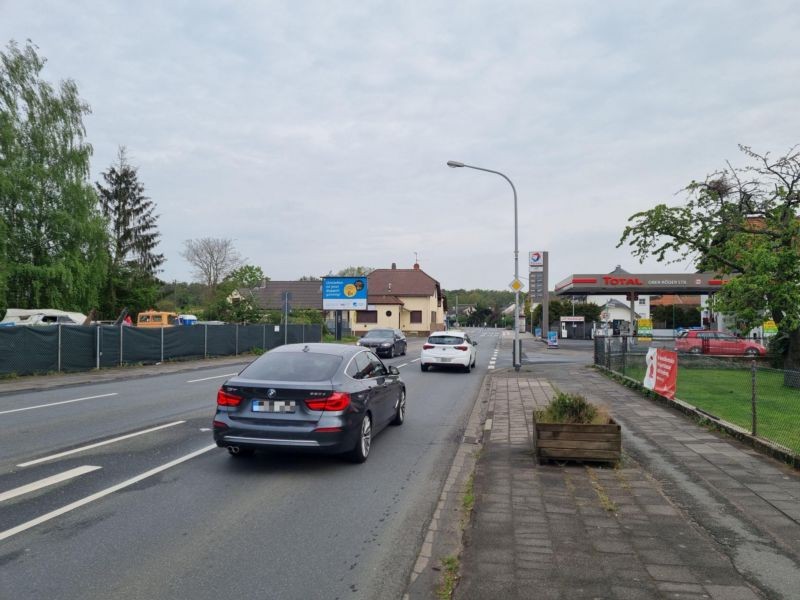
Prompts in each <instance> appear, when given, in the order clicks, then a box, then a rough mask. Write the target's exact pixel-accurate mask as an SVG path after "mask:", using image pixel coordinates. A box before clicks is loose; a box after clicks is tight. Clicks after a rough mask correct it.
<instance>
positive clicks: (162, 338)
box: [161, 327, 164, 363]
mask: <svg viewBox="0 0 800 600" xmlns="http://www.w3.org/2000/svg"><path fill="white" fill-rule="evenodd" d="M161 362H162V363H163V362H164V328H163V327H162V328H161Z"/></svg>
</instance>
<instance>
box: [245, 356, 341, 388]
mask: <svg viewBox="0 0 800 600" xmlns="http://www.w3.org/2000/svg"><path fill="white" fill-rule="evenodd" d="M341 364H342V357H341V356H335V355H332V354H320V353H318V352H267V353H266V354H264V355H263V356H262V357H261V358H259V359H257V360H256V361H254V362H253V363H252V364H250V365H249V366H247V367H246V368H245V370H244V371H242V372H241V373H240V375H239V376H240V377H245V378H247V379H263V380H269V381H325V380H327V379H331V378H332V377H333V376H334V374H335V373H336V370H337V369H338V368H339V365H341Z"/></svg>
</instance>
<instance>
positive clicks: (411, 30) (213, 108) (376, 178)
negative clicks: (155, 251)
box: [0, 0, 800, 288]
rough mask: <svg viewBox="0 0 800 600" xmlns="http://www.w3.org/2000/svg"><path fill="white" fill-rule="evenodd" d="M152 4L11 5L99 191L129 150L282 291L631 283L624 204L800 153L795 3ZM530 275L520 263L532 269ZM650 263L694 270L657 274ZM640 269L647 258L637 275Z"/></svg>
mask: <svg viewBox="0 0 800 600" xmlns="http://www.w3.org/2000/svg"><path fill="white" fill-rule="evenodd" d="M502 9H503V10H499V8H498V6H497V5H496V4H493V3H489V2H463V3H460V4H459V5H457V6H454V5H452V4H451V3H439V2H433V3H430V2H409V3H402V4H397V3H330V2H303V3H293V2H266V3H265V2H249V3H248V2H236V3H222V2H179V3H168V4H164V3H157V2H145V3H135V4H124V3H123V4H115V3H106V2H100V1H99V0H97V1H93V0H84V1H83V2H80V3H77V4H70V5H65V4H64V3H59V2H55V1H51V2H42V3H36V6H33V5H31V4H30V3H13V4H12V3H5V4H2V5H0V11H2V12H1V14H2V19H0V37H2V38H5V39H10V38H12V37H13V38H15V39H17V40H23V39H25V38H28V37H30V38H31V39H33V40H34V41H35V42H36V43H37V44H38V45H39V47H40V49H41V52H42V54H43V55H45V56H47V57H48V59H49V63H48V67H47V69H46V75H47V77H48V78H50V79H53V80H56V79H61V78H65V77H70V78H73V79H75V80H76V81H77V83H78V85H79V89H80V91H81V94H82V96H83V97H84V98H85V99H87V100H88V101H89V103H90V104H91V105H92V107H93V114H92V116H91V117H89V118H88V119H87V127H88V133H89V137H90V141H91V142H92V143H93V145H94V147H95V155H94V159H93V173H94V177H95V178H97V177H99V173H100V171H102V170H103V169H105V168H106V167H107V166H108V165H109V164H111V162H112V161H113V158H114V155H115V152H116V147H117V145H119V144H124V145H126V146H127V147H128V148H129V151H130V153H131V156H132V158H133V159H134V160H135V161H136V164H138V165H139V166H140V176H141V178H142V181H143V182H144V184H145V185H146V187H147V191H148V193H149V195H150V196H152V198H153V199H154V200H155V202H156V203H157V206H158V212H159V213H160V215H161V217H160V228H161V232H162V234H163V236H162V248H161V249H162V251H163V252H164V253H165V254H166V256H167V258H168V262H167V264H166V265H165V272H164V276H165V278H166V279H187V278H188V277H189V273H190V269H189V266H188V265H187V264H186V263H185V262H184V261H183V260H182V259H181V258H180V256H179V251H180V248H181V246H182V243H183V240H185V239H188V238H193V237H203V236H214V237H229V238H232V239H235V240H236V244H237V247H238V248H239V250H240V251H241V253H242V254H243V255H245V256H247V257H248V258H249V260H250V261H251V262H252V263H253V264H258V265H260V266H261V267H262V268H263V269H264V271H265V272H266V273H267V274H268V275H270V276H271V277H273V278H277V279H292V278H296V277H299V276H301V275H307V274H322V273H327V272H328V271H329V270H334V271H335V270H338V269H340V268H342V267H345V266H347V265H350V264H365V265H371V266H375V267H386V266H388V265H389V264H390V263H391V262H397V263H398V265H399V266H410V265H411V263H412V262H413V257H414V252H418V253H419V256H420V261H421V263H422V265H423V268H425V269H426V271H428V272H429V273H430V274H431V275H433V276H434V277H436V278H438V279H439V280H440V281H441V282H442V284H443V285H444V286H445V287H467V288H469V287H489V288H504V287H505V286H506V284H507V283H508V282H509V281H510V280H511V276H513V255H512V251H513V210H512V209H513V207H512V195H511V189H510V187H509V186H508V184H507V183H506V182H505V181H503V180H502V179H501V178H498V177H496V176H493V175H490V174H487V173H479V172H477V171H467V170H466V169H456V170H452V169H447V168H446V167H445V165H444V163H445V162H446V161H447V160H448V159H455V160H462V161H464V162H467V163H470V164H476V165H480V166H485V167H487V168H492V169H496V170H500V171H503V172H504V173H506V174H507V175H508V176H509V177H511V179H512V180H513V181H514V183H515V185H516V187H517V190H518V192H519V207H518V213H519V232H520V236H519V245H520V252H521V256H523V257H524V256H525V253H526V252H527V251H528V250H532V249H547V250H549V251H550V257H551V269H552V272H551V280H553V281H557V280H558V279H561V278H563V277H564V276H566V275H568V274H570V273H572V272H593V271H607V270H610V269H612V268H613V267H614V265H615V264H622V266H623V267H625V268H627V269H629V270H631V269H636V268H637V265H636V262H635V261H634V259H632V258H631V256H630V252H629V251H628V250H626V249H624V248H622V249H617V248H615V246H616V243H617V240H618V239H619V236H620V234H621V231H622V229H623V227H624V224H625V221H626V219H627V217H628V216H629V215H631V214H632V213H634V212H636V211H638V210H642V209H645V208H648V207H650V206H653V205H654V204H656V203H659V202H667V203H672V202H678V201H680V196H675V195H674V194H675V192H676V191H677V190H679V189H680V188H681V187H683V186H684V185H685V184H686V183H687V182H688V181H690V180H691V179H696V178H701V177H703V176H704V175H705V174H706V173H708V172H710V171H713V170H715V169H717V168H719V167H721V166H722V165H723V164H724V161H725V159H732V160H734V161H736V160H738V159H739V156H738V152H737V150H736V147H737V146H736V145H737V144H738V143H746V144H750V145H752V146H753V147H754V148H757V149H759V150H770V149H771V150H773V151H775V152H780V151H783V150H785V149H786V148H788V147H789V146H791V145H793V144H794V143H797V142H798V141H799V140H797V139H794V136H796V132H797V131H798V119H800V117H798V116H797V115H796V111H794V110H793V108H794V106H793V102H794V99H795V98H797V97H798V92H800V82H798V81H797V78H795V77H792V74H793V73H795V72H797V69H798V66H800V65H799V64H798V63H800V56H798V55H797V54H796V52H794V51H793V50H792V47H791V44H788V43H786V42H785V41H784V40H788V39H793V38H792V36H793V33H794V32H795V31H796V30H797V29H798V25H800V23H799V22H798V21H799V20H800V14H798V13H797V11H796V10H795V7H794V4H793V3H791V2H789V1H786V2H779V1H775V2H770V3H767V4H750V5H746V4H744V5H738V6H737V9H736V10H735V11H733V10H729V9H728V7H727V4H726V3H722V2H704V3H694V4H689V5H687V4H686V3H682V2H681V3H678V2H665V3H641V2H633V1H628V2H618V3H613V4H607V3H602V4H600V3H596V2H589V1H586V2H578V3H569V4H565V3H560V2H537V3H529V2H512V3H504V4H503V7H502ZM522 264H523V265H524V261H523V262H522ZM645 266H646V267H647V270H649V271H669V270H673V269H676V268H677V269H679V270H680V269H683V268H684V267H683V266H678V267H675V266H672V267H670V266H665V265H657V264H652V263H648V264H646V265H645ZM643 268H644V267H643Z"/></svg>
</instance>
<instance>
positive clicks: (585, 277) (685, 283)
mask: <svg viewBox="0 0 800 600" xmlns="http://www.w3.org/2000/svg"><path fill="white" fill-rule="evenodd" d="M728 281H729V280H728V279H721V278H720V276H719V275H718V274H717V273H689V274H686V273H682V274H680V275H673V274H669V273H645V274H641V273H640V274H636V273H624V272H622V273H610V274H609V273H603V274H583V273H582V274H577V275H570V276H569V277H567V278H566V279H564V280H562V281H560V282H558V283H557V284H556V287H555V292H556V294H557V295H559V296H569V295H573V296H574V295H583V294H627V293H629V292H636V293H639V294H650V295H653V294H713V293H714V292H718V291H719V289H720V288H721V287H722V285H723V284H725V283H727V282H728Z"/></svg>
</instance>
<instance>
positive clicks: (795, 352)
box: [783, 328, 800, 388]
mask: <svg viewBox="0 0 800 600" xmlns="http://www.w3.org/2000/svg"><path fill="white" fill-rule="evenodd" d="M783 368H784V371H783V385H785V386H787V387H793V388H800V328H798V329H795V330H794V331H792V332H791V333H789V348H788V350H787V351H786V357H785V358H784V360H783Z"/></svg>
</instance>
